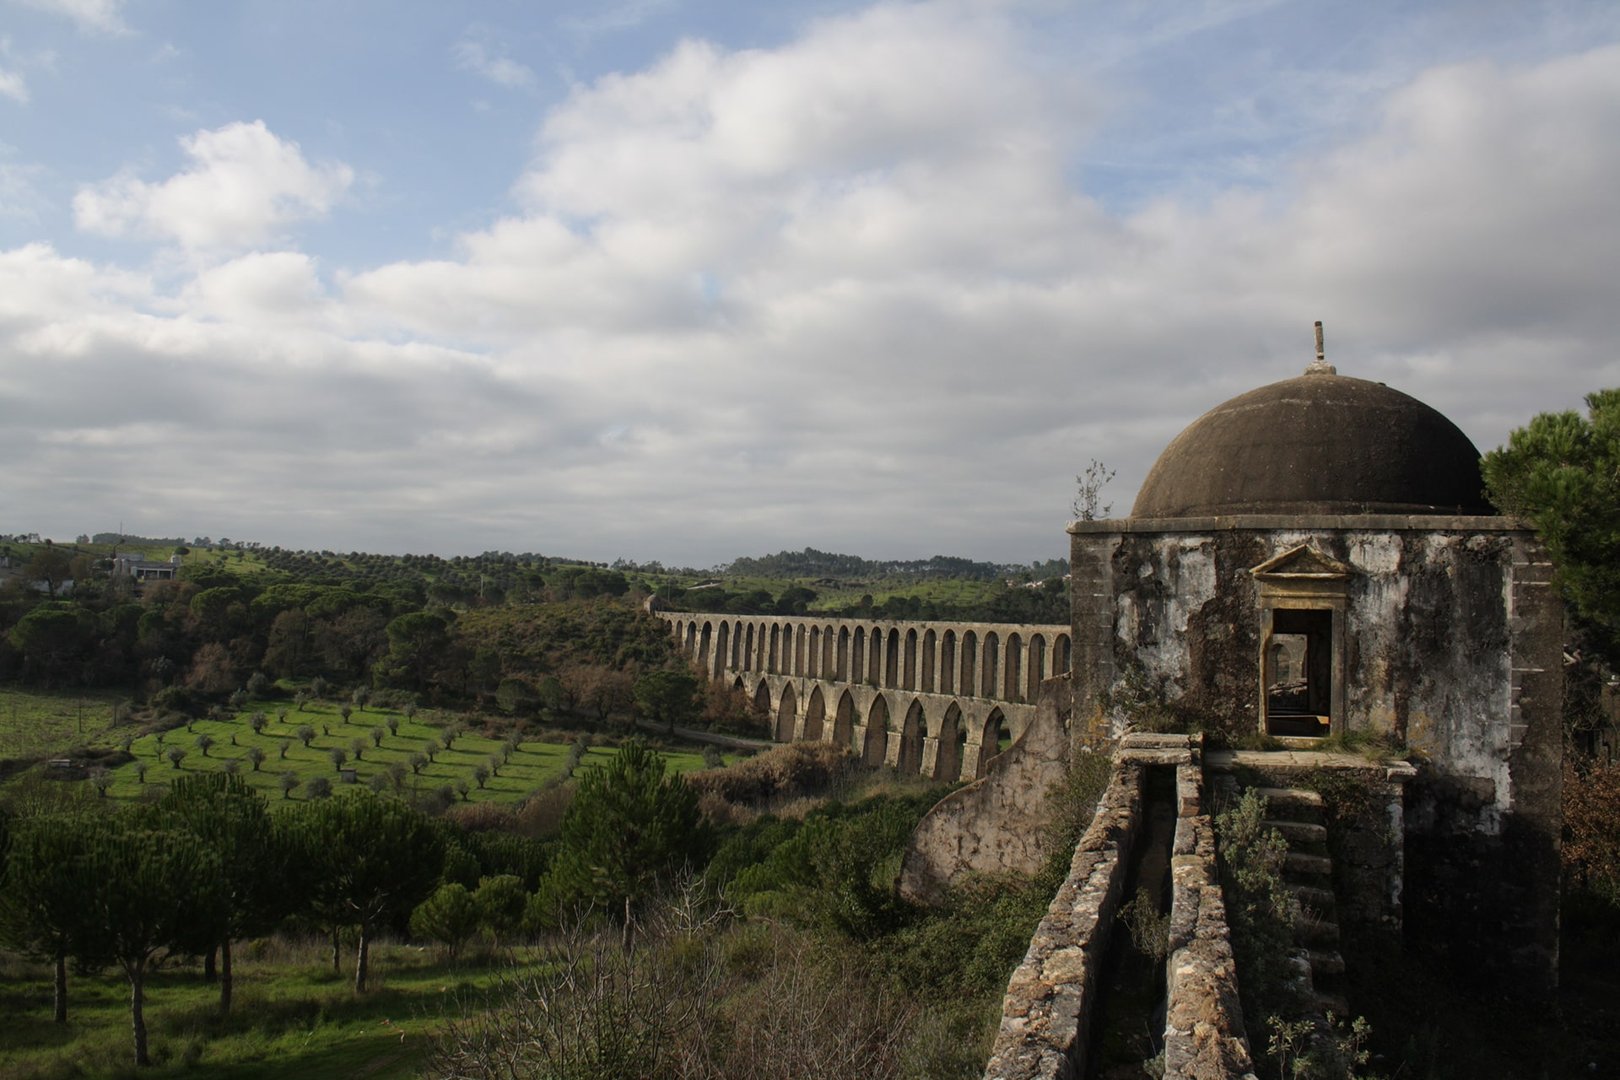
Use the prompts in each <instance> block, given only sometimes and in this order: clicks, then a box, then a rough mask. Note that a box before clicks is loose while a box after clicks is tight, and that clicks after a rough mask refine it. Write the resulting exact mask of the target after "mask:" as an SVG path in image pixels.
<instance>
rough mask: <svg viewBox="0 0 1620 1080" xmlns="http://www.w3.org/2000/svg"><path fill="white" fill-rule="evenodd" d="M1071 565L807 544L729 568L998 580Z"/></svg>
mask: <svg viewBox="0 0 1620 1080" xmlns="http://www.w3.org/2000/svg"><path fill="white" fill-rule="evenodd" d="M1068 570H1069V567H1068V564H1067V563H1066V562H1064V561H1063V560H1062V559H1047V560H1046V561H1044V562H1034V563H1030V564H1029V565H1024V564H1022V563H992V562H977V561H975V560H973V559H963V558H960V557H957V556H954V555H935V556H933V557H932V558H928V559H891V560H874V559H863V558H861V557H860V556H859V555H840V554H837V553H835V552H831V551H817V550H816V549H815V548H810V547H807V548H805V549H804V550H803V551H779V552H777V553H776V554H775V555H765V556H763V557H761V558H757V559H750V558H747V557H744V558H740V559H737V560H735V561H734V562H733V563H732V564H731V565H730V566H729V567H727V568H726V573H728V574H730V575H731V576H733V577H767V578H806V577H808V578H833V579H837V580H841V581H848V580H852V579H853V580H858V579H861V578H873V577H913V578H923V579H926V578H958V579H966V580H969V581H994V580H996V579H997V578H1001V577H1006V576H1007V575H1008V574H1029V575H1030V576H1031V577H1034V578H1037V579H1041V578H1049V577H1062V576H1063V575H1064V574H1066V573H1068Z"/></svg>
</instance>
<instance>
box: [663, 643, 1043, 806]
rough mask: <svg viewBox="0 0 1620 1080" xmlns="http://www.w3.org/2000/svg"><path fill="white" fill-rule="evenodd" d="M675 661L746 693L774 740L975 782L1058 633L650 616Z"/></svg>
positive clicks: (1023, 709) (1030, 713)
mask: <svg viewBox="0 0 1620 1080" xmlns="http://www.w3.org/2000/svg"><path fill="white" fill-rule="evenodd" d="M659 617H660V618H662V619H663V620H664V621H665V622H666V623H668V624H669V626H670V630H671V632H672V633H673V634H674V635H675V640H676V642H677V644H678V645H679V647H680V649H681V651H682V652H683V653H684V654H685V655H686V656H687V657H689V658H690V659H691V660H692V662H693V663H694V664H696V665H697V666H698V667H699V668H701V669H702V670H703V671H704V673H705V674H707V675H708V676H709V677H710V678H713V679H716V680H719V681H722V682H726V683H729V684H730V685H732V686H733V687H735V688H737V689H739V690H741V691H743V692H744V693H746V694H748V695H749V696H750V697H751V698H752V699H753V700H754V701H755V703H756V704H758V705H759V706H760V707H761V708H762V709H764V710H766V712H767V714H768V715H769V716H771V717H772V718H773V720H774V732H775V737H776V740H777V741H778V742H793V741H796V740H800V739H809V740H819V741H823V742H830V743H835V744H836V745H839V746H844V747H848V748H850V749H851V750H852V751H854V752H855V753H856V754H858V755H860V756H861V757H862V758H863V759H864V760H865V761H867V762H868V763H869V764H873V765H878V764H887V765H889V766H891V767H893V768H896V769H898V770H899V771H900V772H902V773H920V774H922V775H924V776H930V777H933V778H935V779H939V780H958V779H968V780H971V779H974V778H975V777H979V776H983V775H984V771H985V767H986V766H987V765H988V764H989V761H990V759H991V758H992V757H994V756H995V755H996V754H997V753H999V752H1000V751H1001V750H1004V749H1006V747H1007V746H1008V745H1009V744H1010V743H1011V742H1013V741H1014V740H1016V739H1017V738H1018V737H1019V736H1021V735H1022V734H1023V733H1024V730H1025V729H1026V728H1027V727H1028V726H1029V724H1030V721H1031V720H1032V719H1033V717H1034V714H1035V700H1036V697H1037V695H1038V692H1039V689H1040V685H1041V683H1042V682H1044V681H1045V680H1046V679H1049V678H1053V677H1056V676H1061V675H1064V674H1067V673H1068V670H1069V665H1070V661H1071V652H1072V649H1071V637H1070V630H1069V627H1067V626H1040V625H1019V624H1000V623H946V622H887V621H873V620H867V619H827V618H816V617H814V616H777V615H771V616H760V615H723V614H713V613H692V612H660V613H659Z"/></svg>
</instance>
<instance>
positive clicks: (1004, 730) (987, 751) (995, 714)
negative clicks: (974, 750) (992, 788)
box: [979, 708, 1012, 776]
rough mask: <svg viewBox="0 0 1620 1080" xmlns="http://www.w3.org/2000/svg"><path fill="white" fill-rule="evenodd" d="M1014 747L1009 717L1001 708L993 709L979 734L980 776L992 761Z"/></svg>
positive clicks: (985, 719)
mask: <svg viewBox="0 0 1620 1080" xmlns="http://www.w3.org/2000/svg"><path fill="white" fill-rule="evenodd" d="M1011 745H1012V725H1011V724H1009V723H1007V717H1006V715H1005V714H1003V713H1002V711H1001V710H1000V709H999V708H996V709H991V710H990V715H989V716H987V717H985V718H984V728H983V730H982V731H981V732H980V733H979V775H980V776H983V775H984V771H985V769H986V768H988V767H989V765H990V759H991V758H994V757H996V756H998V755H1000V754H1001V752H1002V751H1004V750H1005V749H1006V748H1007V747H1008V746H1011Z"/></svg>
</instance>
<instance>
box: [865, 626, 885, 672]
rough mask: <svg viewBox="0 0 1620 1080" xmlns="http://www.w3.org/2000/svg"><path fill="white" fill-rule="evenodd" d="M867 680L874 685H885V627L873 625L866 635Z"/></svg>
mask: <svg viewBox="0 0 1620 1080" xmlns="http://www.w3.org/2000/svg"><path fill="white" fill-rule="evenodd" d="M866 645H867V657H866V681H867V682H868V683H870V684H871V685H873V686H882V685H883V628H882V627H881V626H874V627H872V631H871V633H869V634H867V635H866Z"/></svg>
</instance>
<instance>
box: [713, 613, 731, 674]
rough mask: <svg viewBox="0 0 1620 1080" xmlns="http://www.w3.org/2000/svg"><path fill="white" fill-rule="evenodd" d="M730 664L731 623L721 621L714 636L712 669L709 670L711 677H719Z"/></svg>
mask: <svg viewBox="0 0 1620 1080" xmlns="http://www.w3.org/2000/svg"><path fill="white" fill-rule="evenodd" d="M730 666H731V624H730V623H729V622H721V624H720V629H719V631H718V632H717V633H716V634H715V638H714V670H712V671H710V672H709V675H710V676H711V677H713V678H716V679H718V678H720V676H722V675H724V674H725V672H726V668H727V667H730Z"/></svg>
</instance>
